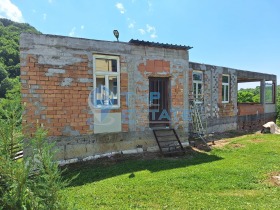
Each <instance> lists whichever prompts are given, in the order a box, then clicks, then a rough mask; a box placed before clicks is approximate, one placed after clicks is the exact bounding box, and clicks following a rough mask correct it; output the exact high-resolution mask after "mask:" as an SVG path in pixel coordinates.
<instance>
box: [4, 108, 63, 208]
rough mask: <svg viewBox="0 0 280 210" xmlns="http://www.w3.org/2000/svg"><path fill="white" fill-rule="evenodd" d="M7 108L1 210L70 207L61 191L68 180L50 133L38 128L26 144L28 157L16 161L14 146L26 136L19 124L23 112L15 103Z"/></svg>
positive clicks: (20, 142)
mask: <svg viewBox="0 0 280 210" xmlns="http://www.w3.org/2000/svg"><path fill="white" fill-rule="evenodd" d="M7 108H8V109H7V110H2V113H6V114H5V116H6V119H3V118H2V119H0V209H2V208H3V209H67V205H66V203H65V202H63V201H64V197H63V195H62V194H61V193H60V190H61V189H63V188H64V187H65V186H66V185H67V184H68V181H63V180H62V178H61V173H62V171H61V170H60V169H59V167H58V163H57V162H55V161H54V159H53V157H54V154H55V152H54V150H53V147H52V146H53V145H50V144H48V142H47V141H46V135H47V132H46V131H45V130H43V129H42V128H38V129H37V131H36V133H35V135H34V137H33V138H31V139H30V140H29V143H28V144H26V145H25V146H27V148H28V154H25V158H24V159H23V160H21V161H15V160H13V154H12V152H11V145H14V144H22V142H23V136H22V134H21V132H20V130H19V127H18V126H17V124H18V121H19V116H18V114H20V112H18V111H15V110H16V107H14V106H13V103H11V106H9V107H7Z"/></svg>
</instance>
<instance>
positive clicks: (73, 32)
mask: <svg viewBox="0 0 280 210" xmlns="http://www.w3.org/2000/svg"><path fill="white" fill-rule="evenodd" d="M69 36H76V27H73V28H72V29H71V31H70V32H69Z"/></svg>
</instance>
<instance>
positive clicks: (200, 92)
mask: <svg viewBox="0 0 280 210" xmlns="http://www.w3.org/2000/svg"><path fill="white" fill-rule="evenodd" d="M198 94H202V84H201V83H199V84H198Z"/></svg>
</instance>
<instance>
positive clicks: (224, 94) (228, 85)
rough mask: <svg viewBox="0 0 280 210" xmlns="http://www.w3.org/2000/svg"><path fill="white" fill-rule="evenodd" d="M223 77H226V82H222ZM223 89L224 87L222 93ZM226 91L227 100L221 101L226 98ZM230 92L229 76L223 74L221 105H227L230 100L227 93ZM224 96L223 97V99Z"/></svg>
mask: <svg viewBox="0 0 280 210" xmlns="http://www.w3.org/2000/svg"><path fill="white" fill-rule="evenodd" d="M223 77H227V78H228V82H227V83H226V82H223ZM223 87H224V91H223ZM225 87H228V88H225ZM226 90H228V100H223V99H224V98H226ZM229 90H230V76H229V74H223V75H222V91H223V92H222V103H225V104H226V103H229V100H230V95H229V92H230V91H229ZM223 96H225V97H223Z"/></svg>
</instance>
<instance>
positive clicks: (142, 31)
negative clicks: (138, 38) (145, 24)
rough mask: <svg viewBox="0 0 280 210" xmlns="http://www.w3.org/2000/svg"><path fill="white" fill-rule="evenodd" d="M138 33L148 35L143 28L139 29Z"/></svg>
mask: <svg viewBox="0 0 280 210" xmlns="http://www.w3.org/2000/svg"><path fill="white" fill-rule="evenodd" d="M138 31H139V32H140V34H142V35H144V34H145V33H146V31H145V30H144V29H143V28H140V29H138Z"/></svg>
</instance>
